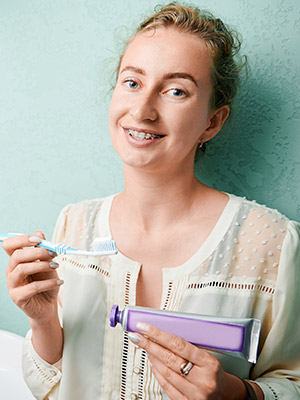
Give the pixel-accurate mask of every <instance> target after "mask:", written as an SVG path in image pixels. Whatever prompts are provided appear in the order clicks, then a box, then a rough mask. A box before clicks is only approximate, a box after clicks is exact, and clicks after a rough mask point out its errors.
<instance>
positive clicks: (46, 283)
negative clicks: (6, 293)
mask: <svg viewBox="0 0 300 400" xmlns="http://www.w3.org/2000/svg"><path fill="white" fill-rule="evenodd" d="M63 283H64V281H62V280H60V279H46V280H43V281H33V282H30V283H28V284H27V285H24V286H21V287H18V288H15V289H12V290H11V291H10V297H11V299H12V301H13V302H14V303H15V304H16V305H17V306H18V307H22V305H23V304H24V303H26V302H27V301H28V300H29V299H30V298H31V297H33V296H35V295H36V294H38V293H44V292H47V291H50V290H54V289H57V290H58V288H59V287H60V286H61V285H62V284H63Z"/></svg>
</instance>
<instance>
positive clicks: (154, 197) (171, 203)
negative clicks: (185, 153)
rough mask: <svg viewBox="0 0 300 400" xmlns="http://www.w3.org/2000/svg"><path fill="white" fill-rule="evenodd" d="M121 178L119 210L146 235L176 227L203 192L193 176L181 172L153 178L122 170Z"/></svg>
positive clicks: (134, 170) (154, 175)
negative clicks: (121, 187)
mask: <svg viewBox="0 0 300 400" xmlns="http://www.w3.org/2000/svg"><path fill="white" fill-rule="evenodd" d="M124 178H125V190H124V192H122V193H121V194H120V195H119V202H120V203H119V206H120V209H122V210H123V215H124V214H125V215H126V216H127V219H129V218H130V221H131V222H133V223H135V224H136V225H137V226H138V227H139V229H140V230H142V231H148V232H149V231H158V230H160V229H164V230H165V227H166V226H173V225H174V224H176V223H178V222H179V220H180V219H181V218H184V216H186V214H187V213H188V212H190V210H191V208H192V205H193V203H194V201H195V198H196V195H197V194H199V191H201V190H202V191H203V190H204V188H205V185H203V184H201V183H200V182H199V181H197V179H196V178H195V176H194V174H193V173H191V172H189V173H184V172H183V171H182V170H181V171H171V172H170V171H168V172H165V173H163V172H161V173H155V174H154V173H151V172H145V171H141V170H137V169H135V168H131V167H128V166H125V167H124Z"/></svg>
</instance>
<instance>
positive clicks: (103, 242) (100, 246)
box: [0, 233, 118, 256]
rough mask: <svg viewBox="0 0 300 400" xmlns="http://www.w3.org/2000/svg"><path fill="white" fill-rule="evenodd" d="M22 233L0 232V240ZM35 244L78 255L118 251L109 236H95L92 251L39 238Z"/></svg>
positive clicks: (59, 252) (56, 251)
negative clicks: (38, 241)
mask: <svg viewBox="0 0 300 400" xmlns="http://www.w3.org/2000/svg"><path fill="white" fill-rule="evenodd" d="M19 235H22V233H3V234H1V233H0V242H3V240H4V239H7V238H9V237H14V236H19ZM37 246H39V247H43V248H44V249H47V250H50V251H53V252H54V253H56V254H66V255H78V256H109V255H114V254H117V253H118V249H117V247H116V242H115V241H114V240H112V239H109V238H95V239H94V241H93V243H92V248H93V251H86V250H78V249H74V248H72V247H70V246H67V245H65V244H62V243H52V242H50V241H48V240H41V242H40V243H37Z"/></svg>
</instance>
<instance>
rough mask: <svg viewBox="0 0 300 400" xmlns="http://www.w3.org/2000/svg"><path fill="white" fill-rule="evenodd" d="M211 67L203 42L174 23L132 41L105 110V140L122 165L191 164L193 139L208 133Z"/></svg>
mask: <svg viewBox="0 0 300 400" xmlns="http://www.w3.org/2000/svg"><path fill="white" fill-rule="evenodd" d="M211 69H212V59H211V55H210V53H209V51H208V50H207V48H206V46H205V44H204V43H203V42H202V41H201V40H200V39H198V38H196V37H194V36H192V35H190V34H187V33H183V32H181V31H179V30H177V29H175V28H174V27H170V28H159V29H157V30H156V31H155V32H154V31H153V30H151V31H149V32H144V33H140V34H138V35H137V36H136V37H135V38H134V39H133V40H132V42H131V43H130V44H129V46H128V47H127V49H126V52H125V54H124V56H123V59H122V62H121V65H120V70H119V75H118V79H117V83H116V87H115V90H114V93H113V96H112V101H111V105H110V111H109V126H110V135H111V140H112V143H113V146H114V148H115V150H116V151H117V153H118V154H119V155H120V157H121V158H122V160H123V162H124V163H125V165H128V166H131V167H135V168H143V169H146V170H147V171H150V170H152V171H154V170H158V171H162V169H163V168H176V167H179V168H182V167H183V166H187V165H190V166H191V165H193V163H194V155H195V150H196V147H197V143H198V142H199V139H200V138H203V139H204V141H206V140H208V139H209V138H210V137H209V136H210V135H211V131H210V128H209V127H210V126H211V117H212V110H211V109H210V99H211V95H212V81H211Z"/></svg>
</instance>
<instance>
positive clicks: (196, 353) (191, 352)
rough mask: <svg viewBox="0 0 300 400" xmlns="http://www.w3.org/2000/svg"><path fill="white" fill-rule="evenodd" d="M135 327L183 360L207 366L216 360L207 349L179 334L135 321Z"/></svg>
mask: <svg viewBox="0 0 300 400" xmlns="http://www.w3.org/2000/svg"><path fill="white" fill-rule="evenodd" d="M136 327H137V329H138V330H139V331H140V332H142V333H143V334H144V335H147V337H148V338H150V339H151V340H152V341H154V342H156V343H158V344H160V345H161V346H162V347H164V348H165V349H168V350H170V351H171V352H172V353H175V354H177V355H178V356H180V357H182V359H184V360H188V361H191V362H192V363H193V364H196V365H199V366H203V367H207V366H210V365H213V364H214V363H215V362H216V357H214V356H213V355H212V354H210V353H208V352H207V351H205V350H203V349H201V348H199V347H196V346H194V345H193V344H191V343H189V342H187V341H186V340H184V339H182V338H180V337H179V336H176V335H172V334H171V333H167V332H165V331H162V330H161V329H158V328H156V327H154V326H153V325H150V324H145V323H140V322H139V323H137V326H136Z"/></svg>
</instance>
